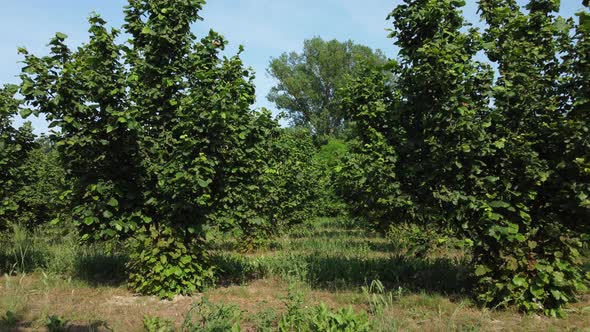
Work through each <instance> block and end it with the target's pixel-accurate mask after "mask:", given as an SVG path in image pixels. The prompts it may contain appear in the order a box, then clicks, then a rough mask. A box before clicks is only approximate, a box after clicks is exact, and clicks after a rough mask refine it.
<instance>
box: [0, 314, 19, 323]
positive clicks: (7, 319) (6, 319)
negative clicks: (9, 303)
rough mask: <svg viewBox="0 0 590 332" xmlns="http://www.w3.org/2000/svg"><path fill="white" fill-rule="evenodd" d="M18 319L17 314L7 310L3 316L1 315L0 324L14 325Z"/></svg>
mask: <svg viewBox="0 0 590 332" xmlns="http://www.w3.org/2000/svg"><path fill="white" fill-rule="evenodd" d="M18 321H19V319H18V317H17V315H16V314H15V313H14V312H12V311H10V310H9V311H7V312H6V313H5V314H4V316H2V319H0V326H4V327H16V324H17V323H18Z"/></svg>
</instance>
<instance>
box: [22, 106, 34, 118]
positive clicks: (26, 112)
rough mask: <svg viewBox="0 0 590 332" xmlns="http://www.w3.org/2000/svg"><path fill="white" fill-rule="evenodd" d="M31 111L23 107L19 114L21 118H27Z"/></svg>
mask: <svg viewBox="0 0 590 332" xmlns="http://www.w3.org/2000/svg"><path fill="white" fill-rule="evenodd" d="M32 113H33V111H32V110H30V109H28V108H23V109H21V110H20V116H21V117H22V118H23V119H26V118H28V117H29V116H30V115H31V114H32Z"/></svg>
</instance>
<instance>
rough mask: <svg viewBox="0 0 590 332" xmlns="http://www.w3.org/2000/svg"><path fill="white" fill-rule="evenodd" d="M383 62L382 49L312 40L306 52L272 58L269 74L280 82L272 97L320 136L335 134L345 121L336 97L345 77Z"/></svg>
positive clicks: (306, 42) (271, 92) (307, 44)
mask: <svg viewBox="0 0 590 332" xmlns="http://www.w3.org/2000/svg"><path fill="white" fill-rule="evenodd" d="M383 63H385V57H384V55H383V54H382V52H381V51H379V50H376V51H373V50H371V49H370V48H369V47H367V46H363V45H358V44H354V43H353V42H352V41H346V42H339V41H337V40H331V41H324V40H323V39H321V38H319V37H316V38H313V39H309V40H306V41H305V42H304V45H303V52H302V53H296V52H292V53H288V54H287V53H284V54H283V55H281V56H280V57H278V58H276V59H272V61H271V62H270V66H269V68H268V73H269V74H270V75H271V76H272V77H273V78H275V79H276V80H277V85H276V86H275V87H273V88H272V89H271V91H270V93H269V94H268V100H269V101H271V102H273V103H275V104H276V105H277V107H278V108H279V109H281V110H286V111H287V114H288V115H289V118H290V119H291V121H292V123H293V124H294V125H298V126H306V127H309V128H310V129H311V130H312V132H313V133H314V135H316V136H320V137H321V136H322V135H334V134H337V133H339V132H340V130H341V129H342V127H343V123H344V117H343V114H342V113H341V112H340V110H339V108H338V105H337V102H336V100H337V91H338V89H340V88H341V87H342V86H343V85H342V84H343V82H344V79H345V77H346V76H347V75H350V74H352V73H353V72H354V71H355V70H356V68H358V67H359V65H360V64H368V65H381V64H383Z"/></svg>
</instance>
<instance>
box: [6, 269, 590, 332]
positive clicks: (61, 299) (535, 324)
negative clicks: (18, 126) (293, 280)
mask: <svg viewBox="0 0 590 332" xmlns="http://www.w3.org/2000/svg"><path fill="white" fill-rule="evenodd" d="M4 281H5V282H4V283H3V284H2V286H0V298H2V299H4V300H6V299H8V298H12V299H11V301H9V302H11V303H18V305H17V307H18V310H19V311H18V312H17V313H16V314H17V315H18V316H19V320H20V322H19V323H18V325H17V326H16V327H13V328H9V327H6V326H5V327H4V329H3V330H6V331H11V330H13V331H43V328H44V327H43V326H44V324H45V321H46V318H47V316H49V315H57V316H60V317H63V318H65V319H66V320H68V321H69V322H70V324H71V326H72V328H71V329H70V331H131V332H132V331H142V329H143V325H142V322H143V317H144V316H159V317H163V318H166V319H169V320H172V321H173V322H174V323H175V324H176V326H177V327H179V326H180V324H181V323H182V321H183V317H184V315H185V314H186V312H187V311H188V310H189V309H190V307H191V305H192V304H193V303H195V302H198V301H199V299H200V298H201V296H203V294H199V295H196V296H194V297H178V298H177V299H176V300H174V301H161V300H159V299H156V298H153V297H138V296H134V295H133V294H132V293H130V292H129V291H127V290H125V289H123V288H115V287H96V288H92V287H82V286H81V285H79V284H75V283H73V282H67V281H61V280H47V278H45V277H44V276H43V275H38V274H35V275H28V276H25V277H10V278H8V279H5V280H4ZM7 285H8V288H7ZM288 287H289V285H288V284H287V283H286V282H284V281H282V280H278V279H263V280H256V281H254V282H251V283H250V284H248V285H241V286H230V287H223V288H217V289H211V290H209V291H207V292H206V294H204V295H205V296H207V297H208V298H209V299H210V300H211V301H212V302H213V303H230V304H234V305H237V306H239V307H240V308H241V310H243V311H244V317H248V316H255V315H257V314H258V313H260V312H262V311H264V310H276V311H277V312H282V311H283V310H284V309H283V307H284V306H283V303H284V299H285V297H286V296H287V291H288ZM300 289H301V291H303V293H304V294H305V299H306V301H305V305H306V306H311V305H314V304H318V303H326V304H328V305H329V306H330V307H334V308H335V307H342V306H348V305H353V306H354V307H355V309H357V310H368V309H369V307H368V306H367V301H366V298H365V296H364V295H363V294H362V293H360V292H354V291H343V292H328V291H321V290H312V289H310V288H308V287H306V286H304V285H300ZM19 302H20V303H19ZM10 309H11V308H8V307H7V301H2V302H0V310H1V312H5V311H7V310H10ZM569 311H570V313H569V317H568V319H550V318H546V317H541V316H523V315H521V314H519V313H517V312H512V311H491V310H486V309H480V308H478V307H476V306H474V305H472V304H471V303H469V301H451V300H449V299H448V298H446V297H443V296H437V295H427V294H405V295H400V296H398V297H395V298H394V300H393V302H391V303H389V304H388V305H387V306H386V307H385V308H384V311H383V314H381V315H380V317H376V318H375V319H378V320H380V324H381V327H382V328H383V329H384V330H392V331H393V330H400V331H423V332H426V331H536V332H540V331H588V330H589V329H590V296H588V295H586V296H585V297H584V299H583V301H582V302H580V303H578V304H575V305H573V306H572V307H571V308H570V310H569ZM248 325H251V324H248V323H246V324H245V326H246V327H248Z"/></svg>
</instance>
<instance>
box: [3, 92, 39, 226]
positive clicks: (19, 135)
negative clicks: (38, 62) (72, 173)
mask: <svg viewBox="0 0 590 332" xmlns="http://www.w3.org/2000/svg"><path fill="white" fill-rule="evenodd" d="M17 90H18V87H16V86H13V85H7V86H5V87H3V88H0V230H4V229H5V228H6V227H7V225H8V224H9V223H11V222H18V221H19V218H18V215H19V213H18V211H19V208H20V204H19V201H20V200H19V199H18V198H17V197H15V193H16V192H18V191H19V190H20V189H21V188H22V187H23V185H24V181H27V180H28V179H27V177H26V174H24V173H23V172H22V169H21V168H22V166H23V165H24V164H25V163H26V160H27V156H28V153H29V151H31V150H33V149H34V148H35V147H36V146H37V145H36V144H35V141H34V138H35V136H34V135H33V129H32V127H31V124H30V123H25V125H23V126H22V127H21V128H15V127H13V124H12V121H13V118H14V116H16V115H17V114H18V108H19V105H20V101H19V100H17V99H16V98H15V94H16V92H17Z"/></svg>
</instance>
